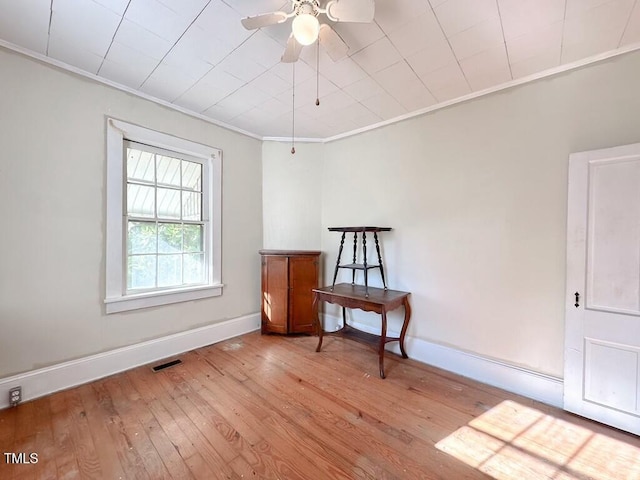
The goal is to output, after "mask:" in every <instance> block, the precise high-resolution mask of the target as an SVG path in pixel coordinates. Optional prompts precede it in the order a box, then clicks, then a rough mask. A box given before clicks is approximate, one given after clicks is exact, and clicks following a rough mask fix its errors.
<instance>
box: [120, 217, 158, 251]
mask: <svg viewBox="0 0 640 480" xmlns="http://www.w3.org/2000/svg"><path fill="white" fill-rule="evenodd" d="M156 239H157V236H156V224H155V223H154V222H128V225H127V253H129V254H132V253H156Z"/></svg>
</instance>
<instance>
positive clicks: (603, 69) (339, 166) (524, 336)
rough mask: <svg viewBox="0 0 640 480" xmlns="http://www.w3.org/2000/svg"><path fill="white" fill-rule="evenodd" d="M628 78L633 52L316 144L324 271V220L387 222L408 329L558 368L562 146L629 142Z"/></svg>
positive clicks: (634, 108) (635, 135) (639, 96)
mask: <svg viewBox="0 0 640 480" xmlns="http://www.w3.org/2000/svg"><path fill="white" fill-rule="evenodd" d="M639 79H640V52H637V53H633V54H627V55H625V56H622V57H617V58H615V59H611V60H608V61H604V62H601V63H599V64H596V65H592V66H589V67H586V68H582V69H579V70H575V71H572V72H568V73H564V74H560V75H557V76H554V77H550V78H546V79H542V80H539V81H536V82H534V83H530V84H528V85H524V86H520V87H516V88H512V89H509V90H505V91H502V92H499V93H495V94H491V95H488V96H485V97H482V98H478V99H475V100H472V101H468V102H465V103H462V104H458V105H455V106H452V107H449V108H445V109H442V110H439V111H436V112H433V113H431V114H427V115H424V116H421V117H418V118H414V119H411V120H407V121H404V122H401V123H398V124H395V125H391V126H388V127H385V128H381V129H377V130H374V131H371V132H368V133H364V134H360V135H357V136H354V137H349V138H346V139H344V140H340V141H335V142H331V143H328V144H326V145H324V146H322V145H315V146H314V148H316V149H317V150H321V151H322V153H321V157H322V175H323V180H322V188H321V198H322V203H321V208H320V211H321V218H322V220H321V225H320V235H321V248H322V250H323V251H324V252H325V256H324V259H325V269H324V270H325V282H326V283H330V281H331V275H332V272H333V265H334V262H335V256H336V254H337V249H338V244H339V235H338V234H337V233H330V232H328V231H327V227H331V226H343V225H362V224H371V225H379V226H391V227H393V229H394V230H393V231H392V232H390V233H389V234H382V240H383V250H384V258H385V261H386V267H387V276H388V284H389V286H390V287H391V288H395V289H399V290H408V291H410V292H412V304H413V307H414V311H413V320H412V324H411V325H410V328H409V332H408V333H409V335H411V336H413V337H416V338H420V339H424V340H428V341H431V342H435V343H439V344H443V345H448V346H452V347H455V348H457V349H461V350H465V351H470V352H475V353H478V354H481V355H484V356H488V357H493V358H497V359H500V360H502V361H506V362H508V363H512V364H514V365H519V366H523V367H525V368H529V369H532V370H535V371H539V372H543V373H547V374H551V375H554V376H558V377H561V376H562V375H563V342H564V305H565V248H566V245H565V244H566V231H565V230H566V197H567V162H568V155H569V153H571V152H575V151H582V150H589V149H595V148H603V147H609V146H613V145H620V144H627V143H633V142H639V141H640V122H638V120H637V112H638V111H640V89H638V81H639ZM315 155H316V156H317V155H318V153H317V152H316V153H315ZM265 160H266V159H265ZM263 165H264V166H263V168H264V170H265V172H264V175H265V178H267V176H268V175H269V174H270V173H269V169H270V164H269V162H268V161H264V163H263ZM297 181H299V180H298V178H297V172H293V171H292V172H290V178H289V179H288V180H287V181H285V180H281V182H280V185H281V189H280V190H279V191H278V194H279V195H281V194H282V188H285V186H286V185H287V184H291V185H296V183H297ZM294 188H295V187H294ZM274 194H275V193H274ZM265 195H267V190H266V189H265ZM267 205H268V199H267V198H265V207H266V206H267ZM293 208H294V209H295V207H293ZM278 213H279V215H280V216H286V215H287V212H286V210H285V209H284V207H282V206H281V208H280V209H279V212H278ZM294 215H296V213H295V210H294ZM269 217H270V214H267V215H265V224H266V223H267V221H268V218H269ZM267 228H269V227H268V226H266V225H265V229H267ZM299 234H300V233H299V231H298V230H297V229H296V228H295V225H291V226H290V231H287V232H282V233H281V235H282V237H283V238H284V237H286V236H289V235H291V236H296V235H299ZM274 243H277V242H274ZM347 254H348V253H347ZM371 277H372V284H375V285H380V281H379V276H378V274H377V272H376V271H373V273H372V275H371ZM341 279H342V280H343V281H347V280H348V278H347V273H346V272H345V273H343V274H342V276H341ZM569 300H570V299H569ZM327 311H328V313H330V314H331V313H333V314H337V311H336V310H335V309H332V308H328V309H327ZM354 317H355V318H354V319H355V320H357V321H361V322H365V323H369V324H370V325H372V326H373V325H377V324H378V323H377V322H378V321H377V319H375V318H374V317H373V316H372V314H358V313H357V312H356V313H355V315H354ZM398 323H399V318H398V315H395V316H394V318H392V319H391V324H392V325H393V326H395V327H396V328H397V326H398ZM409 354H411V352H409Z"/></svg>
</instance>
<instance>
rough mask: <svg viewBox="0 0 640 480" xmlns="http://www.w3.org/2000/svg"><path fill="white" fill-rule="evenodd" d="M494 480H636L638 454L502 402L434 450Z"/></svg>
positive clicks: (639, 478) (637, 450)
mask: <svg viewBox="0 0 640 480" xmlns="http://www.w3.org/2000/svg"><path fill="white" fill-rule="evenodd" d="M436 448H438V449H439V450H441V451H443V452H445V453H447V454H449V455H452V456H453V457H455V458H457V459H458V460H461V461H463V462H464V463H466V464H467V465H470V466H472V467H474V468H476V469H478V470H480V471H482V472H484V473H486V474H488V475H490V476H492V477H493V478H495V479H497V480H507V479H514V478H517V479H520V480H526V479H535V480H539V479H554V480H575V479H578V480H586V479H593V480H611V479H629V480H632V479H635V480H640V448H638V447H637V446H634V445H630V444H628V443H625V442H622V441H619V440H615V439H613V438H610V437H607V436H605V435H602V434H599V433H594V432H592V431H591V430H589V429H587V428H584V427H581V426H578V425H574V424H573V423H571V422H567V421H565V420H560V419H558V418H555V417H553V416H551V415H547V414H545V413H543V412H540V411H538V410H536V409H534V408H531V407H526V406H523V405H520V404H519V403H516V402H513V401H510V400H506V401H504V402H502V403H500V404H498V405H496V406H495V407H494V408H492V409H491V410H489V411H488V412H486V413H484V414H482V415H481V416H479V417H478V418H475V419H474V420H472V421H471V422H469V423H468V424H467V425H465V426H464V427H462V428H459V429H458V430H456V431H455V432H453V433H452V434H451V435H449V436H448V437H446V438H444V439H443V440H441V441H440V442H438V443H437V444H436Z"/></svg>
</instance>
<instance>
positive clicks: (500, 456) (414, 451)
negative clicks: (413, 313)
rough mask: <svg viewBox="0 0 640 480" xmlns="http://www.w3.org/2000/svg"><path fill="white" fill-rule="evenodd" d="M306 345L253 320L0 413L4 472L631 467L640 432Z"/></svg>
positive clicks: (440, 475) (516, 475)
mask: <svg viewBox="0 0 640 480" xmlns="http://www.w3.org/2000/svg"><path fill="white" fill-rule="evenodd" d="M315 345H316V338H314V337H280V336H261V335H260V334H259V333H252V334H248V335H244V336H242V337H238V338H235V339H231V340H227V341H225V342H221V343H218V344H216V345H213V346H209V347H205V348H202V349H199V350H196V351H193V352H189V353H186V354H183V355H180V357H179V358H180V359H181V360H182V362H183V363H182V364H180V365H176V366H174V367H171V368H168V369H166V370H162V371H160V372H153V371H152V370H151V368H150V367H149V366H145V367H140V368H136V369H133V370H130V371H128V372H124V373H121V374H118V375H114V376H112V377H109V378H106V379H102V380H99V381H96V382H93V383H91V384H87V385H83V386H81V387H78V388H73V389H70V390H67V391H64V392H60V393H56V394H54V395H50V396H48V397H45V398H41V399H38V400H34V401H32V402H27V403H24V404H21V405H19V406H18V407H16V408H12V409H7V410H4V411H0V453H1V454H3V457H2V458H0V479H3V480H4V479H12V478H13V479H27V478H29V479H55V478H59V479H72V478H105V479H125V478H136V479H137V478H142V479H145V478H148V479H152V480H156V479H165V478H166V479H171V478H173V479H192V478H197V479H206V480H208V479H214V478H232V479H242V478H267V479H303V480H310V479H334V478H336V479H348V478H367V479H387V478H389V479H392V478H395V479H418V478H424V479H447V480H458V479H480V478H495V479H511V478H513V479H519V480H520V479H535V480H538V479H542V478H549V479H589V478H594V479H603V480H605V479H606V480H611V479H640V440H639V439H638V437H635V436H633V435H629V434H625V433H622V432H619V431H616V430H613V429H610V428H606V427H604V426H602V425H599V424H596V423H594V422H590V421H587V420H585V419H582V418H579V417H575V416H573V415H570V414H567V413H566V412H563V411H560V410H557V409H554V408H552V407H548V406H546V405H543V404H540V403H537V402H534V401H532V400H528V399H525V398H522V397H518V396H516V395H512V394H509V393H506V392H504V391H501V390H498V389H495V388H492V387H489V386H486V385H483V384H480V383H477V382H474V381H471V380H468V379H464V378H461V377H458V376H456V375H453V374H449V373H447V372H444V371H441V370H438V369H435V368H431V367H428V366H425V365H423V364H420V363H418V362H415V361H412V360H402V359H400V358H399V357H395V356H393V355H389V357H388V358H387V360H386V371H387V379H385V380H381V379H380V378H379V377H378V375H377V369H378V362H377V356H376V354H375V353H374V352H373V351H372V350H371V349H369V348H368V347H366V346H363V345H360V344H358V343H355V342H351V341H349V340H345V339H340V338H335V337H334V338H327V339H325V343H324V346H323V351H322V352H320V353H316V352H315V351H314V349H315ZM158 363H160V362H158ZM5 452H6V453H9V454H10V453H14V454H19V453H25V454H26V456H25V457H22V458H21V459H27V460H28V459H29V454H30V453H36V454H37V463H29V464H24V463H23V464H16V463H10V462H8V460H9V459H14V460H15V459H16V458H14V457H11V456H9V457H7V455H6V453H5Z"/></svg>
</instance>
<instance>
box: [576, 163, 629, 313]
mask: <svg viewBox="0 0 640 480" xmlns="http://www.w3.org/2000/svg"><path fill="white" fill-rule="evenodd" d="M639 185H640V162H639V161H638V160H637V159H618V160H606V161H594V162H590V163H589V205H588V212H589V219H588V225H587V231H588V233H589V236H588V240H587V245H588V258H587V282H588V283H587V292H586V293H587V307H588V308H594V309H599V310H607V311H612V312H616V311H617V312H626V313H631V314H635V315H638V314H640V268H638V266H639V265H640V248H639V247H640V222H638V219H640V189H639V188H638V186H639Z"/></svg>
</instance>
